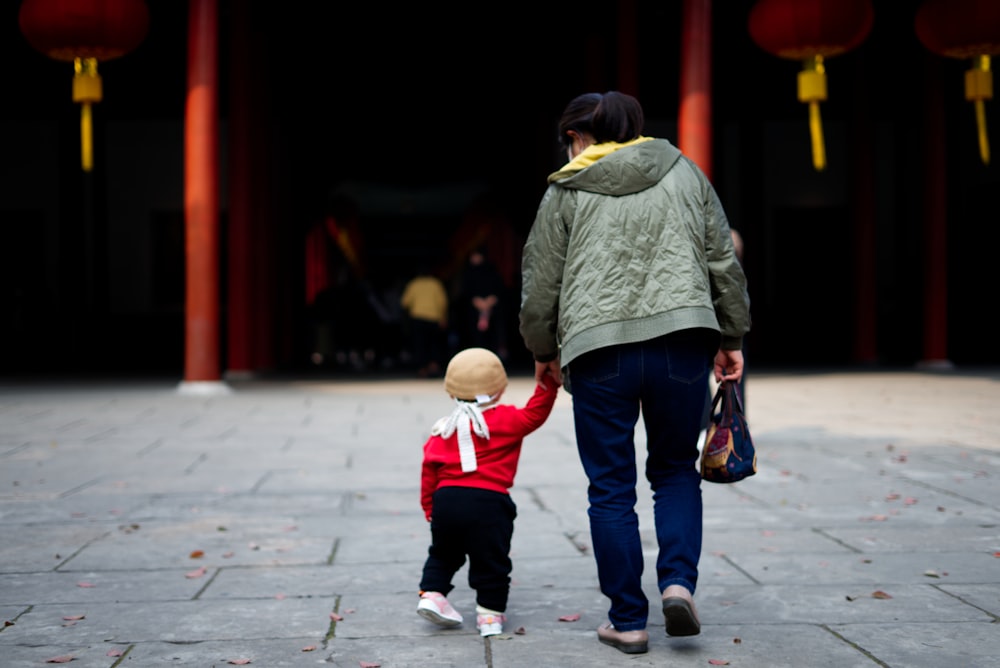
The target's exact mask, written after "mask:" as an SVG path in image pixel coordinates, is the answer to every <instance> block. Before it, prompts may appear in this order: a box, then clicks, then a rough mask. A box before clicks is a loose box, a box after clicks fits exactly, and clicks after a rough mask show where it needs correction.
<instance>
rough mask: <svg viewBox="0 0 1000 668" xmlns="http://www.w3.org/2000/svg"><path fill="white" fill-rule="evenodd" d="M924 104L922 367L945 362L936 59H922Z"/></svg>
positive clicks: (940, 106)
mask: <svg viewBox="0 0 1000 668" xmlns="http://www.w3.org/2000/svg"><path fill="white" fill-rule="evenodd" d="M924 58H925V63H926V72H927V75H926V76H925V77H924V81H925V82H926V84H925V85H926V88H925V101H924V131H923V138H922V139H923V142H924V150H925V156H924V176H923V181H924V182H923V187H922V188H921V190H922V192H923V207H922V208H923V212H924V219H923V224H924V270H925V272H926V273H925V274H924V350H923V360H922V361H921V365H925V366H943V367H950V366H951V362H949V361H948V212H947V183H946V182H945V174H946V172H947V170H946V169H945V165H946V160H947V155H946V150H945V132H946V127H945V118H944V95H943V94H942V91H941V66H940V63H939V59H938V58H937V57H935V56H933V55H930V54H927V55H925V57H924Z"/></svg>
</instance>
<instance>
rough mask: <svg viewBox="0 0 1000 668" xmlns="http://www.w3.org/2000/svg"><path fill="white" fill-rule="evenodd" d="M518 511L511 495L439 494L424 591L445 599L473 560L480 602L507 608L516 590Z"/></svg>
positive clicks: (465, 490)
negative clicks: (513, 549)
mask: <svg viewBox="0 0 1000 668" xmlns="http://www.w3.org/2000/svg"><path fill="white" fill-rule="evenodd" d="M515 517H517V507H516V506H515V505H514V501H513V499H511V498H510V495H508V494H501V493H500V492H492V491H490V490H485V489H477V488H474V487H443V488H441V489H439V490H438V491H436V492H434V509H433V511H432V513H431V541H432V542H431V546H430V548H429V549H428V550H427V561H426V562H425V563H424V573H423V577H422V578H421V579H420V589H421V591H439V592H441V593H442V594H444V595H446V596H447V595H448V593H449V592H450V591H451V590H452V589H453V588H454V587H453V585H452V584H451V580H452V578H453V577H454V576H455V573H456V572H458V569H460V568H461V567H462V565H463V564H465V557H466V555H468V557H469V586H470V587H472V588H473V589H474V590H475V591H476V603H478V604H479V605H481V606H483V607H484V608H489V609H490V610H495V611H497V612H504V611H505V610H507V595H508V593H509V592H510V571H511V562H510V540H511V537H512V536H513V535H514V518H515Z"/></svg>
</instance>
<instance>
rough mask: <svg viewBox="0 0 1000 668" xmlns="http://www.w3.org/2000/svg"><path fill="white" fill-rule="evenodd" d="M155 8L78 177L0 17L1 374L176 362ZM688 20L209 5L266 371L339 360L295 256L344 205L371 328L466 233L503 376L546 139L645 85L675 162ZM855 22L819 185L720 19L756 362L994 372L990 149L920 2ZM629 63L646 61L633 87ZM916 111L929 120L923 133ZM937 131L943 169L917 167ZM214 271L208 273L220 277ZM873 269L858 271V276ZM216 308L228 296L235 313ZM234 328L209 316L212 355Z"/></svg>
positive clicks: (656, 12) (997, 236)
mask: <svg viewBox="0 0 1000 668" xmlns="http://www.w3.org/2000/svg"><path fill="white" fill-rule="evenodd" d="M146 4H147V6H148V8H149V17H150V22H149V31H148V34H147V36H146V37H145V39H144V40H143V42H142V43H141V44H140V45H139V46H138V47H137V48H136V49H135V50H134V51H133V52H131V53H128V54H126V55H124V56H122V57H121V58H118V59H115V60H112V61H109V62H107V63H102V64H101V65H100V72H101V75H102V78H103V87H104V96H103V99H102V101H101V102H100V103H99V104H96V105H95V106H94V111H93V115H94V133H95V134H94V147H95V149H94V162H95V166H94V169H93V171H92V172H89V173H84V172H83V171H82V170H81V169H80V158H79V150H80V149H79V129H80V110H79V107H78V106H77V105H75V104H74V103H73V102H72V99H71V96H70V82H71V78H72V67H71V66H70V65H67V64H66V63H63V62H57V61H55V60H52V59H50V58H48V57H46V56H45V55H43V54H41V53H39V52H37V51H35V50H34V49H33V48H32V47H31V46H30V45H29V44H28V43H27V41H26V40H25V38H24V36H23V35H22V33H21V31H20V29H19V26H18V5H19V3H5V4H4V6H3V7H2V8H0V30H2V31H3V33H2V36H0V54H2V61H3V62H4V63H5V64H6V68H5V82H6V87H5V90H6V91H7V95H6V96H5V100H4V104H3V105H2V106H0V120H2V126H3V128H4V132H5V141H4V145H5V147H6V148H7V150H6V151H5V156H6V159H5V160H4V161H3V163H2V167H0V235H2V242H0V308H2V309H3V312H4V315H3V320H4V322H5V325H4V327H3V334H2V336H0V373H2V374H5V375H7V374H14V375H19V376H30V375H33V374H48V375H51V374H77V373H85V374H94V373H132V372H135V373H158V374H167V375H172V374H179V373H180V372H181V369H182V366H183V358H184V337H183V328H184V189H183V186H184V174H183V172H184V161H183V158H184V143H183V137H184V133H183V131H184V118H185V104H186V86H187V83H186V82H187V66H188V64H187V39H188V7H189V5H188V3H187V2H180V1H177V0H147V2H146ZM683 5H684V3H683V2H682V1H681V0H669V1H665V2H652V1H645V0H636V1H634V2H624V3H622V2H600V1H598V2H582V3H574V4H572V5H551V4H548V3H528V4H523V5H522V4H519V3H513V4H511V3H494V4H489V5H484V6H475V7H474V6H471V5H469V6H461V7H449V8H448V9H447V11H445V9H444V8H441V9H435V8H429V7H428V6H426V5H415V4H412V3H327V2H315V3H314V2H296V3H275V2H263V1H260V2H258V1H253V2H247V3H245V4H243V3H240V4H239V5H237V4H236V0H228V1H227V0H219V5H218V6H219V22H218V26H219V31H218V37H219V59H220V62H219V89H218V90H219V98H218V100H219V115H220V119H219V120H220V143H221V145H222V146H221V150H220V163H221V164H220V171H221V190H222V192H221V194H220V211H219V219H220V229H221V231H222V237H223V248H225V232H226V226H227V220H228V216H229V214H230V212H229V210H228V201H229V200H228V199H227V191H226V185H227V176H228V175H229V174H231V173H232V172H233V169H234V164H233V160H234V159H236V160H249V161H252V165H251V166H250V167H249V168H250V169H252V172H253V189H254V200H253V201H254V202H255V203H256V204H258V205H259V210H258V211H255V215H257V216H259V217H260V218H261V220H262V222H261V223H259V225H260V227H259V228H256V229H258V231H259V232H260V234H261V235H262V236H263V238H264V239H265V241H263V242H262V244H261V245H262V246H263V248H264V249H266V253H267V255H266V256H265V257H261V258H259V259H260V265H259V266H260V270H259V272H258V273H257V276H256V278H255V281H256V282H255V283H254V289H255V292H254V299H255V300H258V299H259V302H258V303H259V306H260V308H261V309H263V312H264V313H266V314H267V316H266V325H265V329H266V330H267V335H266V336H263V337H262V340H261V341H260V343H259V345H260V346H262V347H263V348H265V349H266V350H265V352H264V353H263V354H262V355H261V356H260V357H259V359H260V362H259V364H257V365H256V368H255V369H254V370H255V371H258V372H261V373H264V372H274V373H284V372H287V373H318V372H321V371H337V370H339V369H337V368H332V367H328V366H324V367H323V368H322V369H321V368H318V367H317V365H316V364H315V363H314V362H313V361H312V358H311V353H312V352H313V348H314V341H313V337H314V335H315V332H314V321H315V318H314V314H313V313H312V311H311V305H310V304H309V303H308V290H307V286H306V281H307V278H306V277H307V275H308V272H309V265H308V262H309V260H307V259H306V257H307V254H306V245H307V239H308V237H309V234H310V231H311V230H314V229H315V228H316V227H317V226H320V227H322V225H323V221H324V220H325V219H327V218H328V217H330V216H331V215H332V214H333V212H334V211H336V210H338V207H342V206H344V203H345V202H348V203H349V205H350V206H354V207H356V213H357V227H356V229H355V234H356V237H355V241H356V245H357V248H356V250H358V251H359V252H360V253H362V255H363V257H362V259H361V261H362V264H363V266H364V279H365V282H366V285H367V286H368V288H369V289H370V292H369V293H368V294H369V296H374V297H375V298H376V299H377V300H381V305H382V306H383V307H385V308H387V309H388V311H394V310H395V309H396V307H397V304H395V303H393V299H394V297H393V295H394V290H397V289H398V287H399V284H400V282H401V281H403V280H405V279H406V278H407V277H408V276H409V275H411V274H412V273H413V272H414V271H415V269H416V266H417V264H418V263H420V262H421V261H430V262H431V263H433V264H434V265H435V266H436V267H437V269H438V271H439V273H440V274H441V275H442V276H443V277H444V278H446V279H449V278H451V277H453V276H454V274H455V271H456V268H457V267H458V266H459V265H460V263H461V260H462V258H461V257H460V256H457V255H456V253H460V250H457V249H461V248H462V243H461V242H463V241H464V242H468V240H469V239H470V238H471V237H470V235H471V236H475V234H477V233H479V232H482V230H484V229H485V230H486V232H483V233H484V234H486V235H487V238H486V239H484V241H486V242H488V243H489V245H490V247H491V252H492V253H494V255H493V257H494V259H495V260H496V262H497V263H498V264H499V265H500V269H501V273H502V274H504V276H505V277H506V278H507V279H508V295H507V296H508V303H509V304H510V308H509V309H508V311H507V318H508V322H507V331H508V341H507V343H508V348H509V351H508V352H509V356H510V357H509V360H510V362H511V363H512V364H515V365H516V364H521V363H524V364H525V366H527V363H528V362H529V360H527V358H526V355H525V353H524V351H523V349H522V347H521V345H520V341H519V339H518V338H517V331H516V310H517V309H516V301H517V298H518V285H517V273H518V272H517V269H518V261H519V256H518V251H519V244H520V243H521V242H522V240H523V237H524V236H525V235H526V234H527V231H528V229H529V228H530V225H531V222H532V218H533V215H534V211H535V208H536V206H537V203H538V200H539V198H540V197H541V195H542V193H543V192H544V188H545V177H546V175H547V174H548V173H550V172H551V171H554V170H555V169H556V168H557V167H558V166H559V164H560V154H559V152H558V149H557V145H556V133H555V124H556V120H557V119H558V116H559V114H560V112H561V111H562V109H563V107H564V106H565V104H566V102H568V100H569V99H570V98H571V97H573V96H575V95H577V94H579V93H581V92H586V91H590V90H598V91H604V90H611V89H623V90H624V89H626V87H634V88H635V90H626V92H632V93H634V94H635V95H636V96H637V97H638V98H639V99H640V100H641V101H642V103H643V105H644V107H645V110H646V116H647V133H646V134H652V135H658V136H663V137H665V138H667V139H670V140H671V141H675V143H676V133H677V118H678V107H679V104H680V83H679V79H680V75H679V71H680V67H681V49H680V44H681V33H680V26H681V18H682V17H681V13H682V9H683ZM872 5H873V7H874V16H875V18H874V23H873V26H872V29H871V31H870V33H869V34H868V36H867V37H866V39H865V40H864V41H863V42H862V43H861V44H860V45H859V46H858V47H856V48H854V49H852V50H850V51H849V52H847V53H844V54H842V55H838V56H836V57H833V58H830V59H829V60H828V61H827V63H826V71H827V76H828V82H829V83H828V85H829V99H828V100H827V101H825V102H824V103H823V104H822V114H823V123H824V130H825V136H826V147H827V154H828V166H827V168H826V169H825V170H823V171H817V170H815V169H813V167H812V164H811V161H810V144H809V135H808V129H807V110H806V107H805V106H804V105H803V104H801V103H800V102H799V101H798V100H797V99H796V83H795V82H796V74H797V72H798V70H799V68H800V64H799V63H798V62H794V61H791V60H785V59H781V58H778V57H776V56H774V55H771V54H769V53H767V52H765V51H764V50H762V49H761V48H760V47H758V46H757V45H756V44H755V43H754V41H753V39H752V38H751V35H750V34H749V32H748V29H747V25H748V15H749V13H750V11H751V9H752V7H753V6H754V1H753V0H727V1H724V2H723V1H720V0H716V1H715V2H714V3H712V26H711V39H712V90H711V94H712V121H711V122H712V128H713V163H714V169H713V174H712V179H713V182H714V184H715V186H716V188H717V190H718V191H719V194H720V196H721V198H722V201H723V203H724V204H725V206H726V208H727V212H728V215H729V218H730V223H731V224H732V226H733V227H734V228H736V229H738V230H739V231H740V233H741V234H742V235H743V238H744V240H745V243H746V260H745V266H746V270H747V275H748V279H749V286H750V295H751V300H752V308H751V310H752V313H753V319H754V329H753V331H752V333H751V335H750V337H749V339H748V346H749V348H748V351H749V352H748V359H749V362H750V364H751V367H750V369H751V370H752V369H753V368H754V366H757V367H761V368H767V367H784V368H788V367H795V366H802V365H807V366H811V367H816V366H829V367H847V366H868V365H879V366H902V367H905V366H913V365H915V364H919V363H921V362H922V361H926V360H925V358H926V346H925V341H926V338H927V336H928V332H929V331H930V330H934V331H944V332H945V333H946V336H947V360H948V361H949V362H951V363H954V364H956V365H965V366H978V365H995V364H998V363H1000V351H998V350H997V349H996V348H995V347H991V346H988V345H987V346H984V345H982V344H981V341H982V337H983V334H984V332H983V330H984V327H985V317H984V311H983V308H982V296H983V295H984V294H986V293H985V291H986V290H988V289H989V287H990V286H991V285H992V282H993V280H992V279H993V271H992V269H993V266H992V265H993V263H992V262H991V261H990V259H989V258H988V257H984V256H985V253H984V251H986V252H989V251H991V250H992V249H994V248H997V247H998V246H1000V232H998V222H1000V220H998V215H997V202H998V198H1000V171H998V167H997V165H996V160H993V161H992V162H991V163H989V164H984V163H983V161H982V160H981V158H980V155H979V152H978V147H977V143H976V124H975V116H974V112H973V109H972V106H971V105H970V103H968V102H967V101H966V100H965V99H964V96H963V88H962V86H963V73H964V71H965V70H966V69H967V68H968V63H967V62H965V61H961V60H958V59H953V58H946V57H943V56H939V55H936V54H933V53H931V52H930V51H928V49H926V48H925V47H924V46H923V45H922V44H921V43H920V41H919V40H918V38H917V36H916V34H915V32H914V16H915V14H916V12H917V10H918V8H919V7H920V5H921V2H920V1H919V0H902V1H900V0H874V1H873V2H872ZM623 7H624V8H625V9H623ZM997 43H998V44H1000V38H998V42H997ZM627 54H635V65H634V67H632V68H631V69H628V70H627V71H626V67H625V66H624V65H622V62H621V61H622V59H623V58H625V57H626V55H627ZM235 72H240V74H239V75H238V76H237V75H235V74H234V73H235ZM623 72H624V73H625V74H627V75H628V77H627V81H623V78H624V77H623ZM985 108H986V118H987V123H988V127H989V129H990V130H991V131H993V133H994V134H996V133H997V132H1000V112H998V110H997V102H996V101H995V100H994V101H988V102H987V103H986V105H985ZM931 109H933V110H939V113H940V114H941V118H942V119H943V122H942V123H940V124H933V123H931V122H930V121H929V120H928V119H929V118H930V119H934V118H936V116H934V115H933V114H931V113H929V110H931ZM237 111H238V112H240V113H243V114H248V115H250V116H252V118H253V124H252V128H253V132H254V135H253V138H252V142H251V144H252V147H253V151H252V152H251V153H250V154H246V153H241V154H239V155H238V156H235V158H234V154H233V153H232V152H231V151H229V150H227V142H228V141H229V134H228V130H229V129H230V126H231V123H230V121H231V119H233V118H234V117H235V112H237ZM936 139H941V140H942V142H941V144H940V145H943V146H944V147H945V152H944V153H943V155H942V154H939V153H934V152H933V151H931V150H929V148H928V147H929V146H937V145H938V144H937V143H936V142H934V141H931V140H936ZM929 162H931V163H932V164H930V166H929ZM929 183H937V184H938V185H940V187H941V191H942V192H943V193H944V194H945V196H946V220H947V223H946V230H947V238H946V257H947V274H946V286H943V285H942V286H941V287H942V289H943V290H945V291H946V295H947V316H946V323H944V324H943V325H942V324H941V323H939V322H938V323H928V322H927V320H928V318H927V315H928V310H927V306H926V304H927V295H928V292H929V291H931V290H932V288H933V285H932V282H933V281H936V280H939V278H937V277H935V276H934V275H932V274H931V273H930V272H928V271H927V268H928V262H927V256H928V252H929V250H932V249H933V248H934V247H935V244H939V243H942V242H941V240H939V239H937V238H936V237H933V236H932V235H931V234H929V233H928V231H927V229H926V227H925V223H924V218H925V217H924V210H925V207H926V206H927V201H926V197H925V194H926V191H927V189H928V184H929ZM859 199H861V200H863V201H864V202H865V207H864V210H865V212H866V215H870V216H871V217H872V218H873V230H874V234H873V236H872V237H871V238H862V237H859V236H858V234H857V232H856V228H857V226H856V218H857V216H858V211H859V205H858V201H859ZM484 221H485V222H484ZM484 225H485V227H484ZM336 251H337V248H334V250H333V251H332V253H333V255H332V256H331V257H328V258H327V259H326V262H327V263H328V264H330V265H331V266H330V267H328V269H329V270H331V271H334V272H336V271H337V270H338V267H337V266H336V265H337V264H338V263H339V264H340V265H343V264H344V262H345V259H344V258H343V257H339V256H337V253H336ZM226 261H227V258H226V256H225V253H223V256H222V257H221V259H220V262H221V266H222V270H221V273H222V274H223V276H225V269H226ZM863 262H868V263H869V264H870V265H871V266H872V267H873V268H874V269H873V271H871V272H870V273H865V272H859V271H858V269H857V268H858V266H859V263H863ZM341 268H343V267H342V266H341ZM860 280H864V281H865V282H866V284H863V285H859V281H860ZM226 289H227V286H226V285H225V281H223V285H222V287H221V301H222V303H223V308H224V307H225V303H226V295H227V292H226ZM869 298H870V299H871V300H872V302H873V304H874V305H873V306H872V310H873V313H874V317H873V319H872V323H871V328H872V330H873V334H872V337H873V339H874V354H865V353H861V354H859V353H858V346H857V339H858V336H859V335H858V333H857V329H858V315H857V309H858V304H859V301H862V302H863V301H865V300H866V299H869ZM365 308H366V307H365V306H364V303H363V302H356V303H352V304H350V305H343V304H342V305H341V306H339V307H337V311H336V319H337V320H338V321H339V322H340V323H341V325H342V326H345V327H348V328H351V327H353V326H354V323H361V322H363V321H364V320H365V319H366V318H368V319H370V318H371V316H370V314H369V315H368V316H364V315H360V314H359V311H358V310H356V309H360V310H362V311H363V310H364V309H365ZM377 315H378V314H377V313H376V316H377ZM393 317H395V316H393V315H392V314H391V313H389V314H388V315H385V319H383V323H385V322H389V323H391V322H392V318H393ZM377 319H378V318H377V317H376V320H377ZM358 326H359V327H360V326H361V325H358ZM225 327H226V322H225V317H223V318H222V329H223V331H222V333H221V336H222V338H223V341H225V333H226V332H225ZM376 329H377V326H376ZM383 335H384V337H385V338H384V339H383V338H382V337H383ZM366 337H367V339H366V340H368V341H375V340H378V341H379V343H378V344H377V347H378V348H379V350H377V351H376V352H375V356H374V358H372V359H367V360H365V359H363V360H362V364H359V365H354V366H349V367H345V369H344V371H345V372H347V373H360V372H363V371H365V370H367V371H375V370H393V371H395V370H398V369H400V368H401V363H402V362H401V359H400V357H399V355H398V354H397V353H398V350H396V348H398V347H399V345H398V339H397V338H396V337H398V332H395V331H390V332H389V333H388V334H386V333H385V332H381V333H374V334H369V335H366ZM225 345H226V344H225V343H223V348H225ZM373 345H374V344H373ZM223 360H225V351H224V352H223ZM225 368H226V367H225V362H224V361H223V369H222V370H223V371H224V370H225Z"/></svg>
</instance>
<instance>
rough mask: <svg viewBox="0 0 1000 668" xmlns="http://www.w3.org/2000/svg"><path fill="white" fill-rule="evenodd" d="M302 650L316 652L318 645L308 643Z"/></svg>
mask: <svg viewBox="0 0 1000 668" xmlns="http://www.w3.org/2000/svg"><path fill="white" fill-rule="evenodd" d="M302 651H303V652H315V651H316V645H306V646H305V647H303V648H302Z"/></svg>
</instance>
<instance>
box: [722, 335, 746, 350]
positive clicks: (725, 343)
mask: <svg viewBox="0 0 1000 668" xmlns="http://www.w3.org/2000/svg"><path fill="white" fill-rule="evenodd" d="M719 348H721V349H722V350H743V337H742V336H723V337H722V345H720V346H719Z"/></svg>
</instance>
